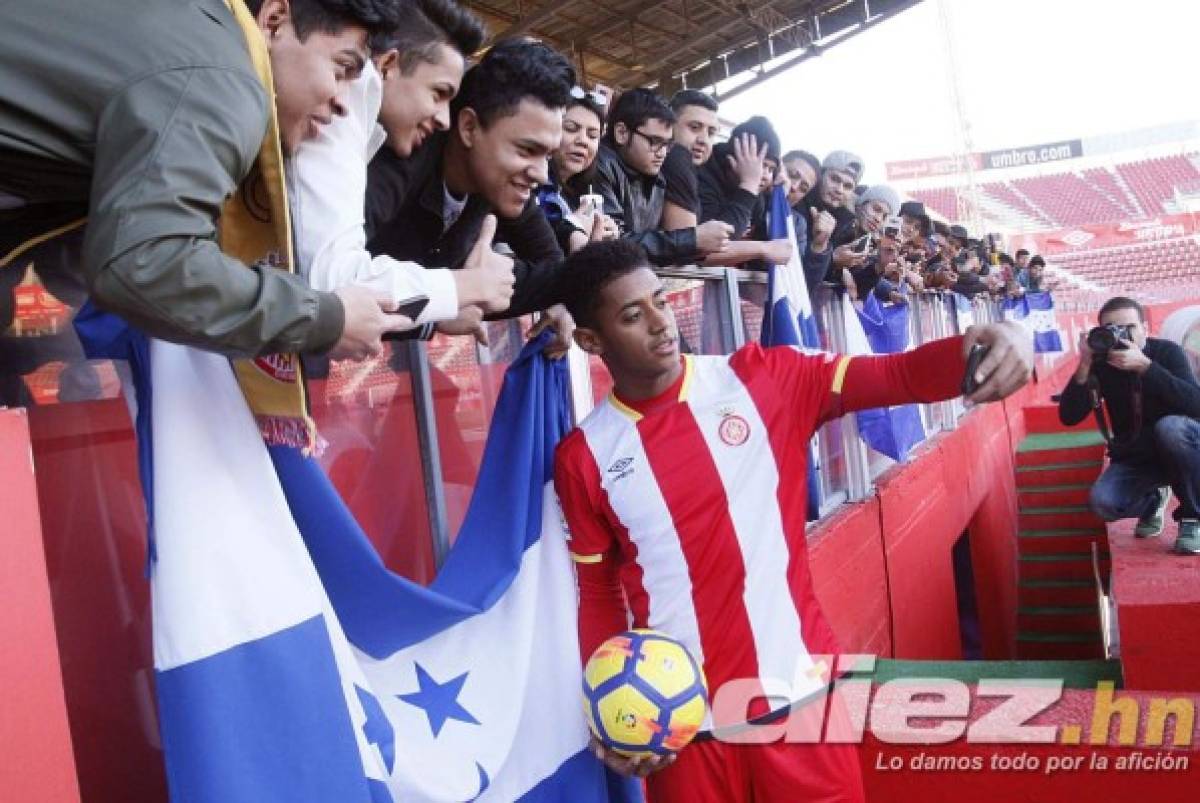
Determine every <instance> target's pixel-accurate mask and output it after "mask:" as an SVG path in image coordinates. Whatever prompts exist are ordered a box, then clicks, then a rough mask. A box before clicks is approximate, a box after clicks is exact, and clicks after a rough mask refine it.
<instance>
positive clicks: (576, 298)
mask: <svg viewBox="0 0 1200 803" xmlns="http://www.w3.org/2000/svg"><path fill="white" fill-rule="evenodd" d="M649 267H650V259H649V257H647V256H646V252H645V250H643V249H642V247H641V246H640V245H638V244H637V243H635V242H634V241H632V240H626V239H616V240H602V241H600V242H595V243H589V244H588V245H587V246H585V247H584V248H581V249H580V250H578V251H576V252H575V253H574V254H571V256H569V257H567V261H566V262H564V263H563V266H562V268H561V269H560V270H559V273H558V279H557V282H558V287H557V290H558V292H557V293H556V297H557V298H558V300H559V301H560V302H562V303H563V304H564V305H565V306H566V308H567V311H568V312H570V313H571V317H572V318H574V319H575V323H577V324H578V325H579V326H586V327H588V328H592V329H594V328H595V326H596V308H597V307H598V306H599V304H600V293H601V292H602V291H603V290H604V288H605V287H607V286H608V285H609V284H610V283H611V282H613V281H615V280H616V279H619V278H621V277H622V276H625V275H628V274H630V273H633V272H634V271H636V270H640V269H641V268H649Z"/></svg>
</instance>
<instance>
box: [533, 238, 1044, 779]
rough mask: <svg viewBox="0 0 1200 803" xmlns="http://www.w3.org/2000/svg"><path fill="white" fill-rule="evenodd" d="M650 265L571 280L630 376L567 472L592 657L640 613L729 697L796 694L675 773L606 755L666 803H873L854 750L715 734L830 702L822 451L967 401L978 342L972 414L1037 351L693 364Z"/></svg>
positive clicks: (623, 373) (954, 349) (959, 345)
mask: <svg viewBox="0 0 1200 803" xmlns="http://www.w3.org/2000/svg"><path fill="white" fill-rule="evenodd" d="M648 265H649V262H648V260H647V258H646V256H645V254H644V253H642V252H641V251H640V249H638V248H637V246H636V245H634V244H632V243H630V242H628V241H626V240H617V241H613V242H606V243H594V244H592V245H590V246H588V247H587V248H585V249H583V250H582V251H580V252H578V253H576V254H575V255H573V256H572V257H571V258H570V259H569V260H568V263H567V264H566V265H565V266H564V269H563V272H562V274H561V277H562V282H563V288H562V293H561V295H562V298H563V300H564V302H565V303H566V305H567V307H568V309H569V310H570V311H571V313H572V315H573V316H574V317H575V320H576V322H577V324H578V328H577V329H576V331H575V339H576V342H578V344H579V345H580V346H581V347H582V348H583V349H584V350H585V351H587V352H588V353H590V354H595V355H598V356H599V357H600V358H601V359H603V360H604V363H605V365H606V366H607V367H608V370H609V372H610V373H611V374H612V377H613V381H614V390H613V393H612V395H610V396H609V397H608V398H607V399H606V400H605V401H604V402H602V403H601V404H600V405H599V406H598V407H597V408H596V409H595V411H593V412H592V414H591V415H589V416H588V418H587V419H586V420H584V421H583V423H582V424H580V426H579V428H578V429H576V430H575V431H573V432H572V433H570V434H569V435H568V436H567V437H566V438H565V439H564V440H563V442H562V444H561V445H560V446H559V448H558V452H557V454H556V457H555V487H556V489H557V491H558V495H559V499H560V501H561V503H562V509H563V513H564V515H565V517H566V521H567V524H568V526H569V529H570V544H569V548H570V551H571V554H572V556H573V557H574V559H575V561H576V567H577V571H578V578H579V592H580V594H579V606H580V608H579V628H580V642H581V645H580V646H581V647H582V653H583V655H585V656H587V655H590V654H591V653H592V651H593V650H594V649H595V648H596V647H597V646H598V645H599V644H600V642H602V641H603V640H604V639H606V638H608V637H609V636H612V635H614V634H616V633H618V632H620V631H622V630H624V629H626V627H627V625H628V618H627V617H631V618H632V622H633V625H634V626H635V627H649V628H654V629H656V630H662V631H663V632H666V633H668V634H670V635H672V636H674V637H675V638H677V639H679V640H681V641H682V642H683V643H684V644H686V645H687V647H688V648H689V649H690V650H691V651H692V653H693V654H694V655H695V656H696V658H697V660H699V661H700V662H701V663H702V665H703V667H704V671H705V674H706V675H707V678H708V682H709V689H710V693H712V694H713V695H717V694H718V693H719V690H720V689H721V688H722V686H724V685H725V684H727V683H729V682H731V681H735V682H738V683H740V684H743V686H744V685H745V684H752V685H753V684H759V686H761V688H762V689H763V690H764V695H765V694H767V692H766V691H765V690H767V689H774V690H778V689H779V688H780V687H781V685H782V684H787V687H788V688H789V689H790V699H785V700H779V699H777V697H776V696H775V695H774V694H772V695H771V696H770V697H769V698H768V697H767V696H763V695H759V696H758V698H757V699H755V700H753V701H752V702H750V704H749V705H748V706H747V707H746V708H745V709H744V710H743V711H742V712H740V716H739V719H737V720H734V721H724V719H723V718H720V717H719V718H718V720H719V721H717V722H715V723H707V726H708V727H709V728H710V732H709V733H702V734H701V736H700V737H699V739H698V740H697V741H696V742H695V743H693V744H692V745H689V746H688V747H687V748H685V749H684V750H683V751H682V752H681V753H680V754H679V755H678V757H674V756H673V757H671V758H669V759H667V760H646V761H641V762H638V761H633V760H630V759H626V758H623V757H621V756H619V755H617V754H615V753H610V752H608V751H605V750H603V749H602V748H600V747H599V745H594V749H596V750H597V752H598V753H599V754H600V755H601V756H602V758H604V760H605V761H606V762H607V763H608V764H609V766H610V767H612V768H613V769H614V770H616V771H618V772H622V773H625V774H638V775H643V776H648V780H647V783H648V788H649V792H650V798H651V800H652V801H653V803H675V802H676V801H681V802H682V801H687V803H707V802H708V801H712V802H713V803H718V802H719V803H738V802H739V801H750V800H753V801H755V803H775V802H776V801H778V802H779V803H784V802H785V801H786V803H792V801H796V800H806V801H807V800H820V801H835V800H836V801H858V800H862V798H863V787H862V777H861V772H860V769H859V765H858V758H857V752H856V748H855V746H854V745H835V744H820V743H818V744H792V743H787V742H786V741H784V742H774V743H768V744H733V743H728V742H724V741H721V740H720V739H719V738H717V739H714V738H712V737H711V726H712V725H714V724H715V725H716V726H718V729H720V730H723V729H724V728H725V727H726V726H731V725H733V726H737V725H745V723H747V722H749V723H751V726H752V725H753V724H754V723H758V722H775V721H777V720H778V719H779V717H780V716H783V715H786V714H787V713H788V712H789V710H791V709H792V707H793V706H794V705H795V704H797V703H801V702H803V701H804V700H805V699H806V698H812V697H813V696H818V697H819V696H820V695H821V693H822V691H823V690H824V688H825V684H826V683H827V682H828V676H827V675H823V673H822V671H821V669H820V658H819V656H822V655H825V656H830V655H835V654H837V653H838V652H839V650H838V646H837V643H836V640H835V638H834V635H833V632H832V631H831V629H830V627H829V625H828V624H827V623H826V621H825V617H824V615H823V614H822V612H821V609H820V606H819V604H818V602H817V599H816V597H815V595H814V593H813V586H812V580H811V578H810V576H809V568H808V558H807V552H806V547H805V539H804V522H805V505H806V483H805V472H806V465H805V460H806V457H807V449H808V443H809V440H810V439H811V437H812V435H813V433H814V432H815V431H816V429H817V427H818V426H820V425H821V424H822V423H823V422H825V421H827V420H829V419H831V418H836V417H838V416H841V415H843V414H845V413H848V412H852V411H854V410H860V409H864V408H870V407H880V406H884V405H895V404H905V403H910V402H932V401H938V400H942V399H948V398H951V397H953V396H956V395H958V394H959V386H960V382H961V380H962V378H963V373H964V371H965V367H966V359H965V355H966V354H967V353H968V352H969V350H970V348H971V346H972V345H973V344H976V343H979V344H982V345H985V346H988V347H989V349H990V351H989V354H988V356H987V358H986V359H985V360H984V362H983V363H982V364H981V365H980V368H979V376H978V377H977V378H978V379H980V380H982V382H981V385H980V386H979V388H978V389H977V390H976V391H975V392H974V393H973V394H972V395H971V396H970V400H971V401H973V402H984V401H992V400H996V399H1000V398H1003V397H1004V396H1006V395H1008V394H1010V393H1012V392H1013V391H1015V390H1017V389H1018V388H1020V387H1021V386H1022V385H1024V384H1025V382H1026V381H1027V379H1028V378H1029V376H1030V373H1031V371H1032V365H1033V344H1032V341H1031V338H1030V336H1029V335H1028V333H1027V332H1025V331H1024V330H1023V329H1021V328H1020V327H1019V326H1015V325H1011V324H994V325H989V326H977V327H972V328H971V329H970V330H968V332H967V334H966V335H965V336H964V337H959V338H950V339H946V340H941V341H937V342H934V343H930V344H927V345H925V346H922V347H920V348H917V349H915V350H913V351H911V352H908V353H904V354H896V355H888V356H880V357H853V358H851V357H847V356H840V355H835V354H826V353H821V352H806V351H803V350H799V349H794V348H789V347H779V348H763V347H761V346H759V345H757V344H755V345H749V346H746V347H745V348H742V349H740V350H738V351H737V352H736V353H734V354H733V355H731V356H727V357H703V356H690V355H688V356H682V355H681V354H680V352H679V349H678V345H677V339H678V330H677V328H676V324H675V316H674V314H673V312H672V310H671V307H670V305H669V304H668V302H667V300H666V297H665V294H664V289H663V286H662V284H661V282H660V281H659V279H658V277H657V276H656V275H655V274H654V272H653V271H652V270H651V269H650V268H649V267H648ZM627 609H628V610H627ZM806 670H811V671H806ZM796 678H801V679H802V680H801V681H796V680H795V679H796ZM743 731H744V729H743ZM706 737H707V738H706ZM676 759H677V760H676Z"/></svg>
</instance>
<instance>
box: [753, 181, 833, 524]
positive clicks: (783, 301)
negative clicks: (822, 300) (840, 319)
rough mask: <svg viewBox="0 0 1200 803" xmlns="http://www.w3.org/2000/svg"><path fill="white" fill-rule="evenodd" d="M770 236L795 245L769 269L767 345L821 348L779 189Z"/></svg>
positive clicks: (817, 494) (812, 505) (815, 503)
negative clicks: (783, 262)
mask: <svg viewBox="0 0 1200 803" xmlns="http://www.w3.org/2000/svg"><path fill="white" fill-rule="evenodd" d="M767 236H768V237H769V239H772V240H781V239H784V238H786V239H787V241H788V242H790V243H791V244H792V258H791V259H789V260H788V262H787V264H786V265H771V266H770V267H769V268H768V270H767V302H766V308H765V309H764V310H763V321H762V336H761V338H760V340H761V342H762V344H763V345H764V346H803V347H805V348H810V349H819V348H821V336H820V334H819V333H818V331H817V321H816V318H815V317H814V316H813V306H812V299H811V298H810V297H809V295H808V286H807V285H806V284H805V283H804V266H803V263H802V261H801V259H802V257H803V255H802V254H801V253H800V249H799V247H798V244H797V242H796V225H795V223H794V222H793V221H792V210H791V207H789V206H788V202H787V193H786V192H784V190H783V187H776V188H775V190H774V192H773V193H772V195H771V208H770V210H769V212H768V215H767ZM816 455H817V452H816V450H815V449H813V447H812V444H809V447H808V520H809V521H815V520H816V519H818V518H819V517H820V512H821V485H820V483H819V482H818V481H817V471H819V470H820V466H819V465H818V461H817V458H816Z"/></svg>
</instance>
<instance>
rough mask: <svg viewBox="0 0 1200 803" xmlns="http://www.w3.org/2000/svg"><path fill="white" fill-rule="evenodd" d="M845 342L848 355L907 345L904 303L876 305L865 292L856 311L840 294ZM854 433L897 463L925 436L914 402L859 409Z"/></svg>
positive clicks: (898, 349)
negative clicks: (864, 298) (844, 325)
mask: <svg viewBox="0 0 1200 803" xmlns="http://www.w3.org/2000/svg"><path fill="white" fill-rule="evenodd" d="M842 304H843V305H844V307H845V309H844V313H845V314H844V318H845V321H846V344H847V351H848V352H849V353H850V354H896V353H899V352H902V351H905V350H907V348H908V317H909V314H910V310H909V306H908V304H887V305H884V304H880V303H879V299H878V298H876V297H875V294H874V293H868V294H867V299H866V301H865V302H863V309H862V310H858V309H856V308H855V307H854V303H853V302H852V301H851V300H850V297H849V296H848V295H843V296H842ZM857 420H858V433H859V435H860V436H861V437H862V439H863V441H864V442H865V443H866V444H867V445H868V446H870V447H871V448H872V449H874V450H875V451H877V452H879V453H881V454H885V455H887V456H888V457H890V458H892V459H893V460H895V461H897V462H903V461H904V460H906V459H907V458H908V453H909V450H911V449H912V448H913V447H914V446H916V445H917V444H918V443H920V442H921V441H923V440H924V439H925V427H924V426H923V425H922V424H921V411H920V410H919V409H918V408H917V406H916V405H915V404H903V405H899V406H896V407H887V408H878V409H874V410H862V411H861V412H859V413H857Z"/></svg>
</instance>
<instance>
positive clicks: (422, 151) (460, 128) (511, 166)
mask: <svg viewBox="0 0 1200 803" xmlns="http://www.w3.org/2000/svg"><path fill="white" fill-rule="evenodd" d="M574 82H575V73H574V70H573V69H572V68H571V66H570V64H569V63H568V62H567V61H566V59H564V58H563V56H562V55H561V54H559V53H557V52H555V51H554V50H552V49H550V48H548V47H546V46H545V45H542V44H538V43H533V42H526V41H519V40H507V41H504V42H500V43H498V44H496V45H495V46H493V47H492V48H491V49H490V50H489V51H488V54H487V55H486V56H485V57H484V58H483V59H482V60H481V61H480V63H479V64H477V65H476V66H475V67H472V68H471V69H470V70H469V71H468V72H467V73H466V75H465V76H464V77H463V83H462V88H461V90H460V92H459V94H458V96H457V97H456V98H455V99H454V102H453V104H452V106H451V117H452V123H451V129H450V131H448V132H439V133H435V134H433V135H431V136H430V137H429V139H428V140H427V141H426V142H425V143H424V145H422V146H421V147H420V148H419V149H418V150H417V151H416V152H415V153H414V154H413V155H412V156H410V157H408V158H400V157H398V156H396V155H395V154H394V153H393V152H392V151H391V150H389V149H387V148H385V149H383V150H381V151H380V153H379V154H378V155H377V156H376V157H375V158H374V159H373V160H372V161H371V164H370V167H369V169H368V181H367V200H366V226H367V237H368V241H367V248H368V249H369V250H370V251H371V252H372V253H384V254H388V255H389V256H392V257H395V258H396V259H403V260H410V261H415V262H420V263H421V264H423V265H444V266H446V267H449V268H452V269H457V268H460V267H462V264H463V262H464V261H465V260H466V258H467V255H468V254H469V253H470V251H471V248H472V247H473V246H474V244H475V241H476V239H477V238H478V235H479V231H480V229H481V228H482V226H483V221H484V219H485V218H486V217H487V215H488V214H491V213H494V214H495V215H496V217H497V218H498V223H499V225H498V227H497V235H496V242H497V243H503V244H505V245H507V246H508V248H509V250H511V251H512V252H513V256H514V261H515V264H514V273H515V275H516V286H515V288H514V293H513V297H512V303H511V306H510V307H509V308H508V310H506V311H505V312H504V313H502V317H514V316H518V315H522V314H525V313H528V312H533V311H536V310H543V309H546V308H548V307H550V306H551V305H553V304H554V303H555V301H556V299H555V290H554V285H555V274H556V273H557V271H558V269H559V267H560V266H561V265H562V261H563V254H562V251H561V250H560V249H559V247H558V244H557V242H556V241H555V237H554V232H553V230H552V229H551V228H550V225H549V224H548V223H547V222H546V218H545V216H544V215H543V214H542V211H541V209H540V208H539V207H538V205H537V200H536V197H535V190H536V189H537V187H538V186H540V185H541V184H544V183H545V182H546V179H547V172H546V170H547V168H546V157H547V156H548V154H549V153H550V152H551V151H552V150H553V149H554V148H555V147H557V146H558V143H559V140H560V139H561V137H562V109H563V108H564V107H565V106H566V104H567V101H568V99H569V98H570V92H571V88H572V87H573V86H574ZM560 334H561V333H560Z"/></svg>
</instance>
